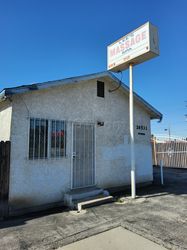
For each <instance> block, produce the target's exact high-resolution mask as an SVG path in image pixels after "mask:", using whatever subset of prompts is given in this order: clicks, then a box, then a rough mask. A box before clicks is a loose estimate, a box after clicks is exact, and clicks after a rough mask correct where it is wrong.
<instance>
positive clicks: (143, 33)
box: [142, 31, 146, 40]
mask: <svg viewBox="0 0 187 250" xmlns="http://www.w3.org/2000/svg"><path fill="white" fill-rule="evenodd" d="M144 39H146V31H143V32H142V40H144Z"/></svg>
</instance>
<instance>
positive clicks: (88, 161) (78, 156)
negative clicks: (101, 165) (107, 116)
mask: <svg viewBox="0 0 187 250" xmlns="http://www.w3.org/2000/svg"><path fill="white" fill-rule="evenodd" d="M72 158H73V171H72V175H73V176H72V179H73V180H72V188H83V187H88V186H93V185H94V184H95V130H94V125H93V124H82V123H74V124H73V156H72Z"/></svg>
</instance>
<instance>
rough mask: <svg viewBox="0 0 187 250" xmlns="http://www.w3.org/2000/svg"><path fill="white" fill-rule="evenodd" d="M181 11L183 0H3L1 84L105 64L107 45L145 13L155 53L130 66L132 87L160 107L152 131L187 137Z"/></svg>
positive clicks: (186, 31) (185, 22) (185, 39)
mask: <svg viewBox="0 0 187 250" xmlns="http://www.w3.org/2000/svg"><path fill="white" fill-rule="evenodd" d="M186 11H187V1H186V0H178V1H174V0H165V1H164V0H157V1H153V0H141V1H138V0H133V1H125V0H116V1H112V0H102V1H101V0H100V1H99V0H94V1H88V0H72V1H65V0H61V1H60V0H50V1H49V0H45V1H44V0H39V1H37V0H12V1H10V0H4V1H3V0H0V33H1V39H0V89H2V88H5V87H10V86H16V85H20V84H29V83H34V82H42V81H48V80H54V79H62V78H66V77H71V76H76V75H82V74H89V73H94V72H99V71H104V70H106V59H107V58H106V47H107V45H109V44H110V43H112V42H114V41H115V40H117V39H118V38H120V37H122V36H123V35H125V34H126V33H128V32H130V31H132V30H133V29H135V28H137V27H138V26H140V25H142V24H144V23H145V22H147V21H150V22H152V23H153V24H154V25H156V26H157V27H158V29H159V40H160V56H159V57H157V58H155V59H153V60H150V61H148V62H145V63H143V64H140V65H138V66H136V67H135V68H134V88H135V91H136V92H137V93H138V94H140V95H141V96H142V97H143V98H145V99H146V100H147V101H148V102H150V103H151V104H152V105H153V106H155V107H156V108H157V109H158V110H160V111H161V112H162V113H163V115H164V119H163V121H162V123H157V122H153V123H152V131H153V132H154V133H157V134H163V133H166V132H164V129H165V128H168V126H170V128H171V133H172V134H174V135H178V136H185V137H187V121H185V117H184V114H185V113H187V107H185V106H186V105H187V103H185V101H187V49H186V47H185V46H186V45H187V14H186ZM123 81H124V82H125V83H126V84H128V71H125V72H124V74H123Z"/></svg>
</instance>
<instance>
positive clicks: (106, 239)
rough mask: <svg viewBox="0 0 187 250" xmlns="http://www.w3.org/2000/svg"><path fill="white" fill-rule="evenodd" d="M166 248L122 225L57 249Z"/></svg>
mask: <svg viewBox="0 0 187 250" xmlns="http://www.w3.org/2000/svg"><path fill="white" fill-rule="evenodd" d="M93 249H97V250H124V249H125V250H137V249H138V250H150V249H151V250H166V248H164V247H161V246H159V245H157V244H155V243H154V242H152V241H150V240H147V239H145V238H143V237H141V236H139V235H137V234H135V233H132V232H130V231H128V230H126V229H124V228H122V227H117V228H115V229H111V230H109V231H107V232H104V233H101V234H98V235H95V236H92V237H89V238H87V239H84V240H80V241H78V242H75V243H72V244H69V245H67V246H65V247H62V248H59V249H58V250H93Z"/></svg>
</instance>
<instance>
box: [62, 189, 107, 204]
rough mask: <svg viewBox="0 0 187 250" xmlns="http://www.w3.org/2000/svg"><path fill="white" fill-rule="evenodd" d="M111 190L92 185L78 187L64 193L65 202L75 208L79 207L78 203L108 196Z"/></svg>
mask: <svg viewBox="0 0 187 250" xmlns="http://www.w3.org/2000/svg"><path fill="white" fill-rule="evenodd" d="M108 196H109V192H108V191H107V190H103V189H102V188H97V187H91V188H83V189H76V190H71V191H69V192H67V193H66V194H65V195H64V203H65V204H66V205H67V206H68V207H70V208H72V209H74V208H76V207H77V203H80V202H86V201H88V200H93V199H99V198H104V197H108Z"/></svg>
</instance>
